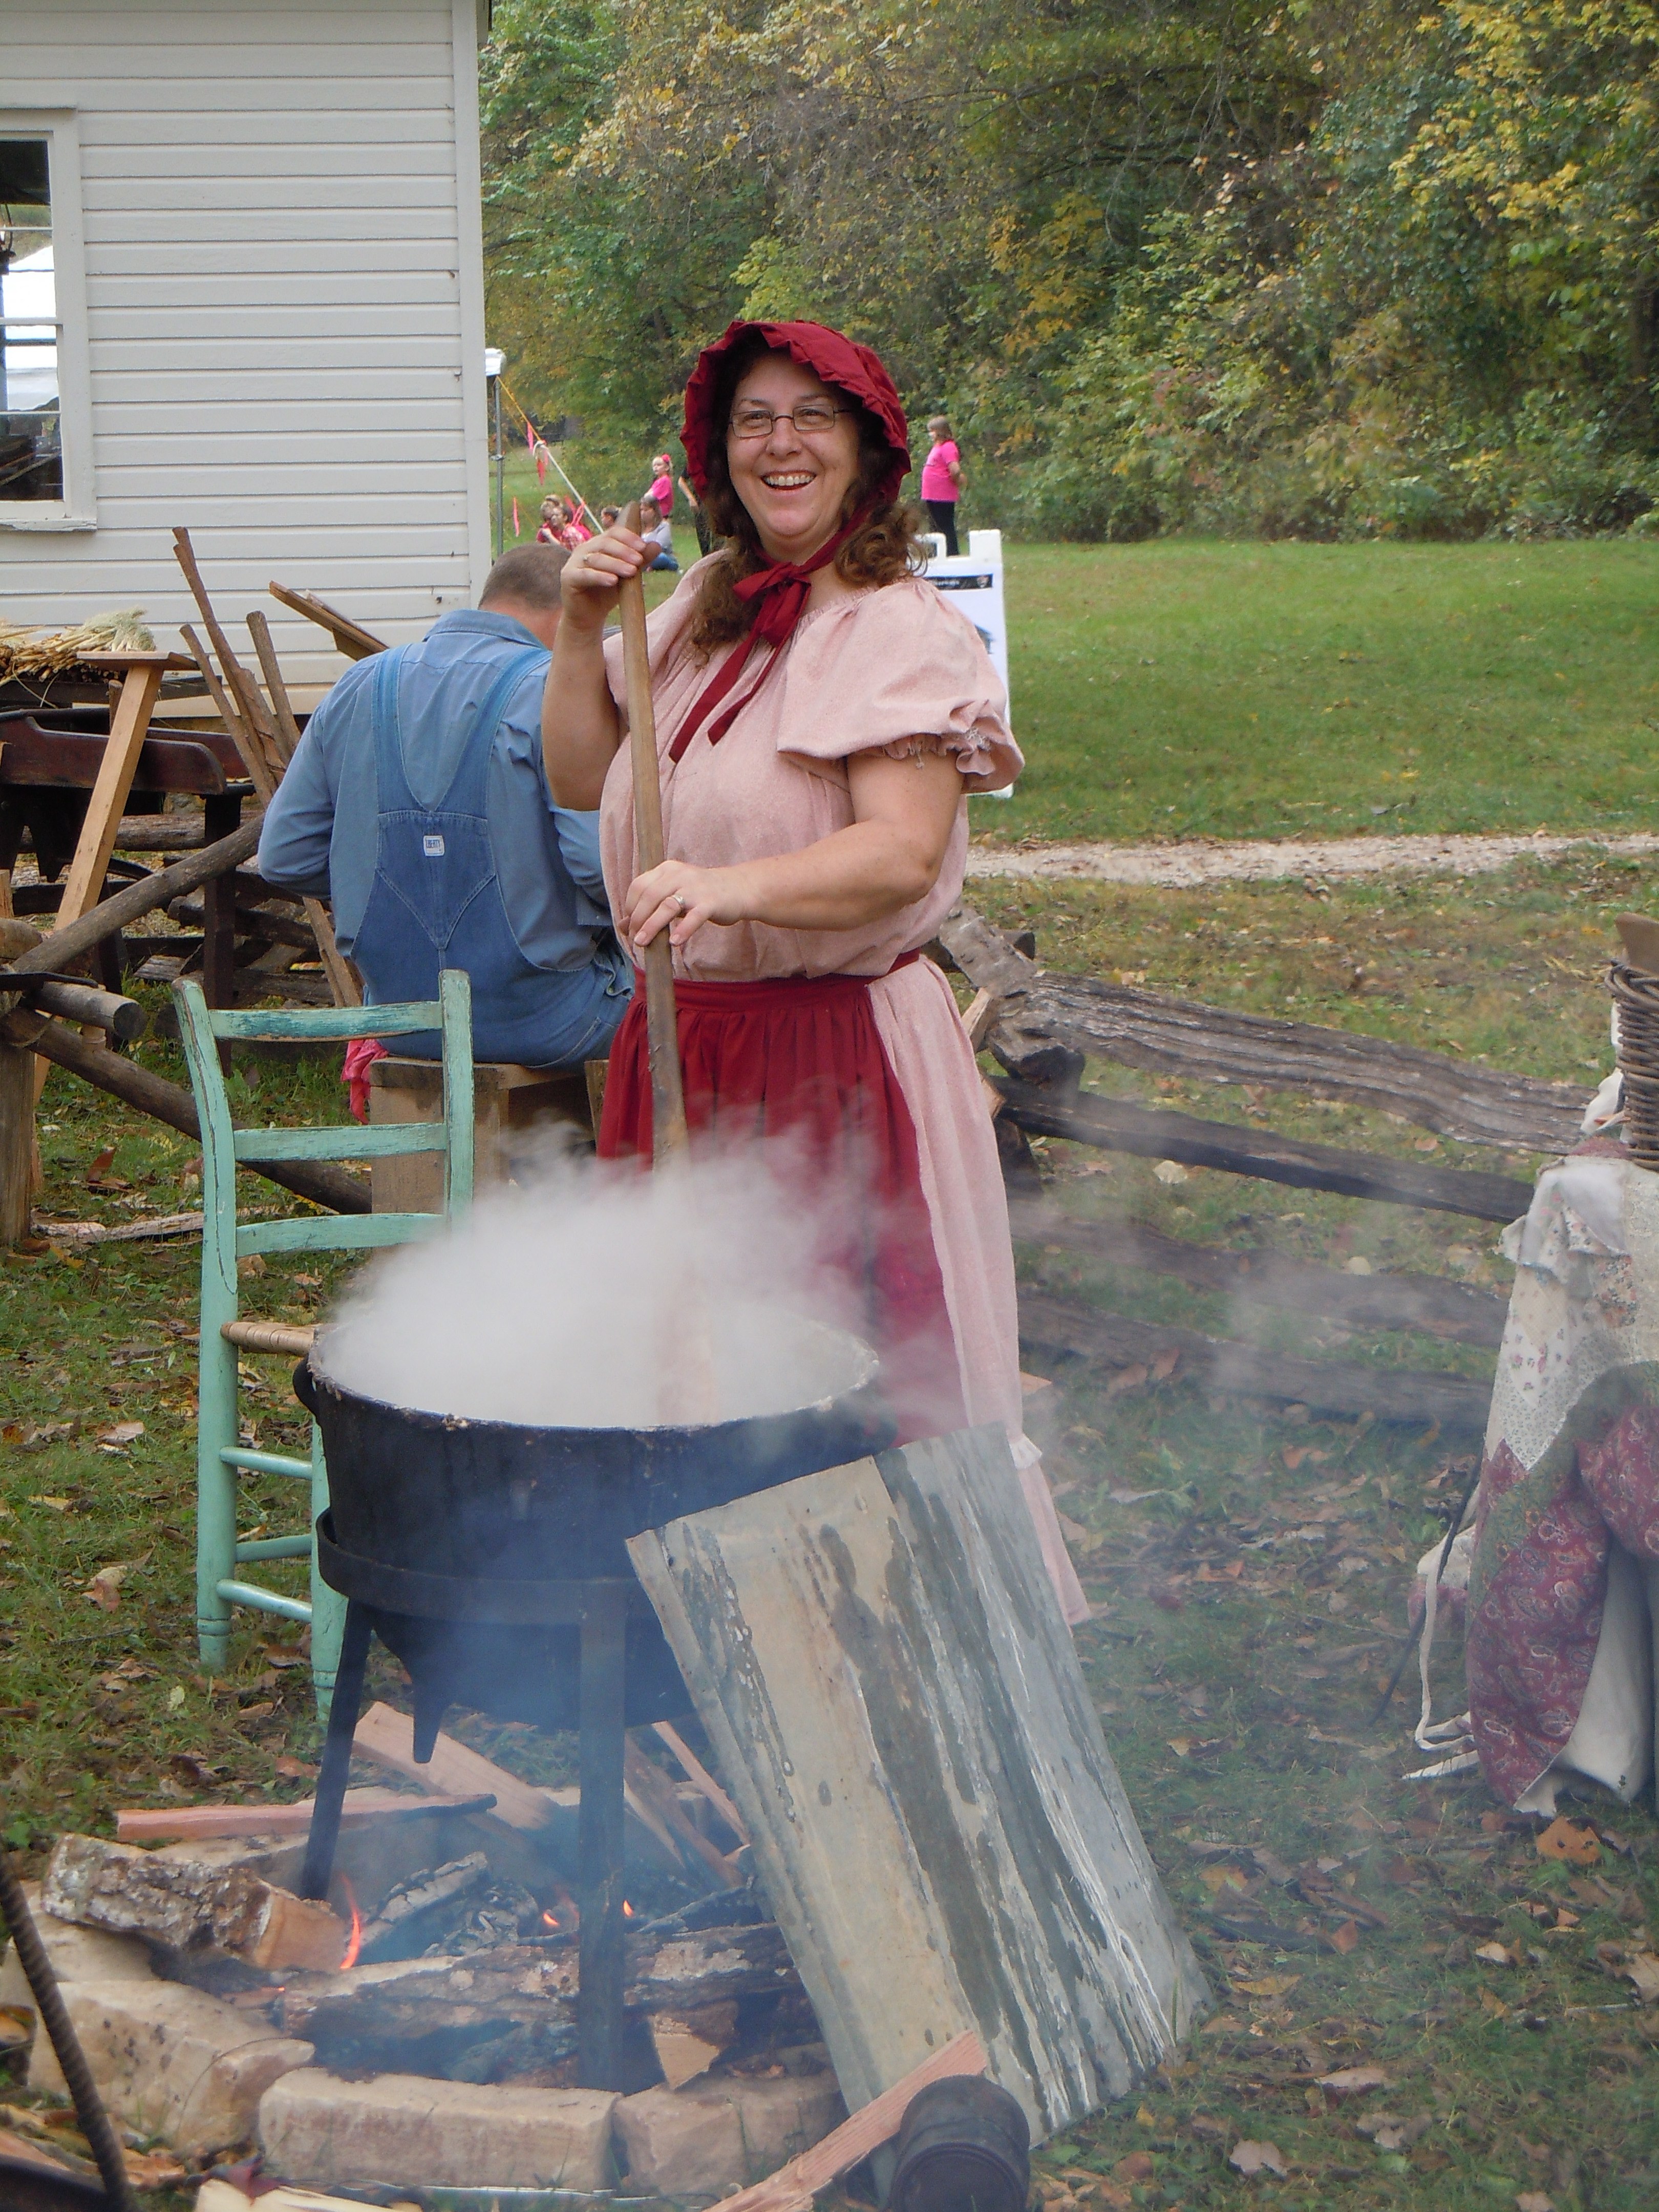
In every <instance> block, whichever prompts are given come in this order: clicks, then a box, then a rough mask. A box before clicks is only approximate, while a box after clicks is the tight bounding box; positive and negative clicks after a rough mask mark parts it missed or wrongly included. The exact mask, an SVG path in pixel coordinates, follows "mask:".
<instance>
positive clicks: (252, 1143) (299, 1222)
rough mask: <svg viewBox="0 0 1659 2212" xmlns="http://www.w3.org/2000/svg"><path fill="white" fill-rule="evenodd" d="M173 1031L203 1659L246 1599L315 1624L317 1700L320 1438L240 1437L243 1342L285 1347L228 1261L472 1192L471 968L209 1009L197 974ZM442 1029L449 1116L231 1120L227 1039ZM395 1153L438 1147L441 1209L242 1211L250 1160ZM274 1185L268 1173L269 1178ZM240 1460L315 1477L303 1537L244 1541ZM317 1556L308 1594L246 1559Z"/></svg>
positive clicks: (328, 1594)
mask: <svg viewBox="0 0 1659 2212" xmlns="http://www.w3.org/2000/svg"><path fill="white" fill-rule="evenodd" d="M173 1000H174V1003H175V1005H176V1006H177V1007H178V1009H179V1035H180V1036H181V1038H182V1040H183V1042H184V1048H185V1059H186V1060H187V1061H188V1062H189V1066H190V1079H191V1087H192V1088H193V1090H194V1091H195V1093H196V1109H197V1113H198V1115H200V1117H201V1123H202V1223H203V1227H202V1313H201V1338H200V1351H199V1383H198V1389H197V1455H196V1627H197V1637H198V1638H199V1641H200V1647H201V1654H202V1664H203V1667H204V1669H205V1670H206V1672H207V1673H209V1674H223V1673H225V1672H226V1671H227V1669H228V1665H229V1659H230V1623H231V1613H232V1609H233V1607H236V1606H239V1605H241V1606H247V1607H251V1608H252V1609H253V1610H255V1611H258V1612H260V1613H275V1614H276V1615H277V1616H278V1617H279V1618H280V1619H282V1620H298V1621H305V1622H308V1623H309V1624H310V1627H311V1672H312V1680H313V1685H314V1686H315V1689H316V1692H317V1700H318V1704H319V1707H320V1708H321V1709H322V1711H324V1712H326V1711H327V1710H328V1704H329V1699H330V1698H331V1695H332V1692H333V1688H334V1679H335V1674H336V1671H337V1667H338V1663H339V1653H340V1638H341V1634H342V1632H343V1628H344V1626H345V1601H344V1599H343V1598H342V1597H340V1596H339V1595H337V1593H336V1592H335V1591H333V1590H331V1589H329V1588H328V1586H327V1585H326V1583H324V1582H322V1581H321V1579H320V1578H319V1575H318V1572H317V1557H316V1543H315V1539H314V1537H313V1534H312V1533H311V1531H312V1530H313V1529H314V1528H315V1526H316V1522H317V1516H318V1515H319V1514H320V1513H322V1512H324V1511H325V1510H326V1509H327V1505H328V1470H327V1468H326V1467H325V1464H324V1460H323V1440H322V1436H321V1433H320V1431H319V1430H318V1428H317V1425H316V1424H315V1423H314V1422H313V1424H312V1430H311V1456H310V1458H309V1459H296V1458H293V1457H291V1456H289V1455H287V1454H285V1453H281V1452H266V1451H256V1450H254V1449H253V1448H252V1446H251V1445H247V1444H244V1443H242V1441H241V1425H240V1416H239V1412H238V1405H237V1379H238V1355H239V1352H240V1351H241V1350H243V1349H244V1348H246V1349H247V1350H249V1351H258V1350H265V1351H271V1350H278V1349H282V1348H283V1346H281V1344H280V1342H278V1343H273V1342H272V1341H271V1339H272V1336H273V1334H275V1332H274V1330H273V1328H272V1326H271V1324H270V1323H269V1322H264V1323H262V1322H251V1321H245V1320H243V1319H242V1317H241V1314H240V1279H239V1276H238V1273H237V1267H236V1263H237V1261H239V1260H242V1259H246V1258H247V1257H248V1256H249V1255H251V1254H252V1253H256V1252H258V1253H264V1252H328V1251H334V1252H338V1251H366V1250H368V1249H371V1248H373V1247H374V1246H377V1245H383V1244H403V1243H409V1242H410V1241H411V1240H412V1239H414V1238H416V1237H426V1236H429V1235H431V1233H432V1232H433V1231H435V1230H437V1229H440V1228H441V1227H442V1226H443V1225H444V1224H445V1223H446V1222H447V1221H448V1220H450V1219H452V1218H454V1216H456V1215H457V1214H459V1213H461V1212H465V1210H466V1208H467V1207H468V1206H470V1205H471V1200H472V1145H473V1118H472V993H471V984H470V982H469V981H468V978H467V976H466V975H465V973H464V972H463V971H462V970H460V969H446V970H445V971H444V973H443V975H441V977H440V978H439V982H438V997H437V998H436V1000H424V1001H420V1002H417V1003H416V1004H412V1005H408V1006H333V1007H322V1008H317V1009H315V1010H313V1009H311V1008H307V1009H306V1010H305V1011H303V1012H289V1013H283V1012H269V1013H266V1012H240V1013H230V1012H218V1011H216V1010H215V1009H214V1008H212V1007H210V1006H209V1005H208V1003H207V1000H206V998H205V997H204V994H203V991H202V987H201V985H200V984H199V983H193V982H180V983H175V984H174V985H173ZM415 1030H437V1031H438V1033H439V1036H440V1037H441V1047H442V1049H441V1065H442V1068H443V1104H444V1110H443V1117H442V1119H441V1121H404V1122H398V1123H395V1124H392V1125H390V1126H386V1127H377V1128H364V1127H362V1126H361V1125H359V1124H358V1123H356V1122H346V1123H344V1124H343V1125H337V1126H329V1127H321V1128H301V1129H246V1128H244V1129H239V1128H235V1127H233V1126H232V1123H231V1118H230V1102H229V1099H228V1097H227V1096H226V1092H225V1079H224V1072H223V1070H222V1067H221V1066H220V1064H219V1046H220V1043H221V1042H222V1040H225V1039H234V1038H238V1037H248V1038H253V1037H259V1038H274V1039H282V1040H285V1041H289V1042H292V1041H296V1040H300V1039H312V1040H315V1039H317V1038H322V1037H341V1038H349V1037H362V1036H377V1037H384V1036H409V1035H410V1034H411V1033H412V1032H413V1031H415ZM404 1152H441V1154H442V1155H443V1158H444V1167H445V1174H444V1200H443V1207H442V1211H441V1212H434V1213H314V1214H297V1213H296V1214H290V1215H287V1216H284V1217H283V1218H280V1219H276V1220H269V1219H261V1220H258V1221H250V1222H247V1223H239V1222H238V1220H237V1218H236V1170H237V1167H238V1165H239V1164H240V1163H242V1162H253V1161H259V1160H272V1161H275V1160H374V1159H386V1158H390V1157H392V1155H394V1154H398V1153H404ZM267 1188H269V1186H267ZM243 1472H248V1473H252V1474H286V1475H292V1476H293V1477H294V1478H295V1480H296V1481H300V1482H304V1483H305V1484H307V1486H308V1489H309V1497H310V1510H309V1513H308V1516H307V1533H306V1534H303V1535H299V1534H295V1535H292V1536H263V1537H256V1538H252V1539H250V1540H248V1541H240V1542H239V1541H238V1540H237V1535H236V1518H237V1515H236V1490H237V1477H238V1475H239V1474H241V1473H243ZM262 1559H309V1560H310V1561H311V1599H310V1602H309V1603H307V1602H305V1601H303V1600H301V1599H299V1598H291V1597H285V1596H283V1595H282V1594H281V1592H279V1591H276V1590H272V1589H264V1587H263V1586H262V1585H261V1584H259V1583H255V1582H249V1581H246V1580H244V1578H243V1576H242V1572H241V1570H242V1569H243V1568H244V1567H245V1566H248V1565H252V1564H254V1563H255V1562H256V1561H258V1560H262Z"/></svg>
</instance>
